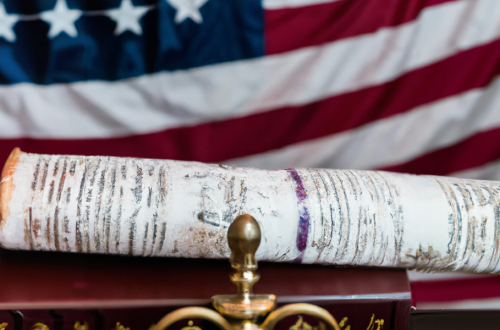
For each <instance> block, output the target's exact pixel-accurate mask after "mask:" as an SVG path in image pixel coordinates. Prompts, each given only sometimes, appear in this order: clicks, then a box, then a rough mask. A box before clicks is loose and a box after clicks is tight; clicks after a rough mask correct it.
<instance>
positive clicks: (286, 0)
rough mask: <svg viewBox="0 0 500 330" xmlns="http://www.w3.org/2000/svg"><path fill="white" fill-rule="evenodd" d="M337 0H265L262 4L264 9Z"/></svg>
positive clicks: (302, 5)
mask: <svg viewBox="0 0 500 330" xmlns="http://www.w3.org/2000/svg"><path fill="white" fill-rule="evenodd" d="M335 1H339V0H263V1H262V6H263V7H264V9H283V8H293V7H304V6H311V5H318V4H322V3H329V2H335Z"/></svg>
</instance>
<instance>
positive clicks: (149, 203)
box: [148, 187, 153, 207]
mask: <svg viewBox="0 0 500 330" xmlns="http://www.w3.org/2000/svg"><path fill="white" fill-rule="evenodd" d="M152 194H153V188H151V187H149V188H148V207H151V195H152Z"/></svg>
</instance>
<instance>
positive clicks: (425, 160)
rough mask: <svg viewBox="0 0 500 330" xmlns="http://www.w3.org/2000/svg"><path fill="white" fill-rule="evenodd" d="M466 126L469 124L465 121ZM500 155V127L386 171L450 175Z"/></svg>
mask: <svg viewBox="0 0 500 330" xmlns="http://www.w3.org/2000/svg"><path fill="white" fill-rule="evenodd" d="M463 124H464V125H466V124H467V123H463ZM499 158H500V128H495V129H492V130H489V131H486V132H482V133H478V134H476V135H473V136H471V137H469V138H468V139H465V140H463V141H461V142H460V143H457V144H454V145H452V146H449V147H446V148H442V149H438V150H435V151H433V152H430V153H428V154H425V155H422V156H420V157H418V158H415V159H412V160H411V161H408V162H406V163H403V164H399V165H393V166H388V167H384V168H381V170H384V171H392V172H404V173H414V174H432V175H447V174H450V173H453V172H458V171H463V170H467V169H470V168H474V167H478V166H481V165H484V164H486V163H489V162H491V161H494V160H497V159H499Z"/></svg>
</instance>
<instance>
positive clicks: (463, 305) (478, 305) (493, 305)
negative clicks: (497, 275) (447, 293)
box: [417, 298, 500, 309]
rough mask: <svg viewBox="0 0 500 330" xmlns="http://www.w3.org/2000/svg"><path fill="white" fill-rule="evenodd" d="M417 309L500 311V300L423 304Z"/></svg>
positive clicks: (419, 304) (418, 305)
mask: <svg viewBox="0 0 500 330" xmlns="http://www.w3.org/2000/svg"><path fill="white" fill-rule="evenodd" d="M417 309H500V298H490V299H471V300H462V301H456V302H451V301H450V302H421V303H418V304H417Z"/></svg>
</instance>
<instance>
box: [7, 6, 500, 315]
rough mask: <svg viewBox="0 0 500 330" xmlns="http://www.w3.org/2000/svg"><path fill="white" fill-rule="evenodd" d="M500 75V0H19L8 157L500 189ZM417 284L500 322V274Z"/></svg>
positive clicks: (434, 302) (431, 299)
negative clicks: (394, 176) (380, 174)
mask: <svg viewBox="0 0 500 330" xmlns="http://www.w3.org/2000/svg"><path fill="white" fill-rule="evenodd" d="M499 73H500V1H498V0H262V1H259V0H231V1H229V0H100V1H89V0H22V1H19V0H17V1H16V0H4V1H3V2H0V162H3V161H5V159H6V158H7V156H8V154H9V153H10V152H11V150H12V149H13V148H14V147H16V146H18V147H21V149H22V150H23V151H27V152H37V153H58V154H83V155H112V156H131V157H147V158H168V159H178V160H192V161H203V162H219V163H229V164H232V165H238V166H252V167H260V168H288V167H327V168H349V169H381V170H388V171H398V172H408V173H416V174H436V175H454V176H461V177H467V178H475V179H489V180H500V79H499ZM429 230H432V228H429ZM410 279H411V280H412V290H413V299H414V302H415V303H416V304H417V307H439V308H440V307H449V308H454V307H457V308H468V307H473V308H499V309H500V277H497V276H491V275H466V274H421V273H415V272H410Z"/></svg>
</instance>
